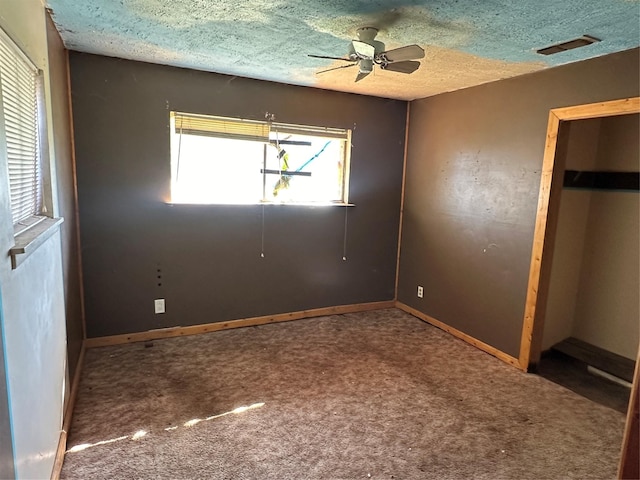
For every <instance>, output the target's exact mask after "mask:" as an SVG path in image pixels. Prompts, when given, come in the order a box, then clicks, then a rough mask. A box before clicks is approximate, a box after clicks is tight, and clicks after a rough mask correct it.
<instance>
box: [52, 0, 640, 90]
mask: <svg viewBox="0 0 640 480" xmlns="http://www.w3.org/2000/svg"><path fill="white" fill-rule="evenodd" d="M46 4H47V6H48V7H49V9H50V10H51V12H52V16H53V19H54V22H55V24H56V26H57V28H58V29H59V31H60V33H61V36H62V38H63V41H64V43H65V46H66V47H67V48H69V49H71V50H78V51H82V52H88V53H96V54H101V55H107V56H114V57H121V58H127V59H132V60H141V61H147V62H152V63H160V64H167V65H174V66H181V67H189V68H194V69H199V70H206V71H213V72H219V73H226V74H231V75H238V76H245V77H250V78H257V79H264V80H272V81H277V82H284V83H292V84H297V85H310V86H320V87H323V88H329V89H335V90H341V91H348V92H356V93H363V94H368V95H376V96H382V97H392V98H399V99H414V98H420V97H425V96H429V95H434V94H437V93H441V92H445V91H450V90H456V89H459V88H465V87H469V86H472V85H477V84H479V83H485V82H488V81H493V80H498V79H502V78H506V77H511V76H515V75H520V74H523V73H528V72H532V71H536V70H539V69H542V68H548V67H552V66H554V65H559V64H565V63H570V62H574V61H579V60H584V59H587V58H592V57H596V56H600V55H604V54H608V53H613V52H616V51H621V50H627V49H630V48H634V47H636V46H638V45H639V44H640V31H639V30H640V26H639V25H640V5H639V2H638V1H637V0H607V1H603V0H565V1H563V2H557V1H554V0H542V1H537V2H522V1H516V0H501V1H492V2H480V1H477V0H458V1H451V0H373V1H372V0H356V1H354V0H348V1H347V0H321V1H313V2H310V1H308V0H246V1H242V2H238V1H236V0H233V1H232V0H181V1H179V2H167V1H166V0H109V1H106V2H105V1H104V0H46ZM361 26H374V27H378V28H379V29H380V33H379V35H378V38H377V39H378V40H380V41H382V42H384V43H385V44H386V46H387V48H394V47H398V46H401V45H406V44H413V43H417V44H419V45H421V46H422V47H423V48H425V50H427V55H426V57H425V59H424V60H423V61H422V63H423V66H422V69H421V70H420V71H419V72H420V73H416V74H412V75H402V74H397V73H396V74H392V73H390V72H381V71H377V73H378V74H377V75H370V76H369V77H368V78H367V79H366V80H364V81H362V82H359V83H358V84H355V83H354V81H353V80H354V77H355V74H356V73H357V72H353V70H355V69H345V70H343V71H337V72H330V73H326V74H323V75H315V72H316V71H318V70H322V69H324V68H328V67H331V66H337V65H340V62H337V63H335V64H334V63H332V61H331V60H319V59H313V58H309V57H308V56H307V54H309V53H313V54H321V55H330V56H344V55H345V54H346V53H347V51H348V47H349V40H351V39H353V38H356V33H355V31H356V29H357V28H358V27H361ZM584 34H589V35H592V36H595V37H597V38H600V39H602V40H603V41H602V42H600V43H597V44H594V45H591V46H588V47H585V48H581V49H576V50H572V51H568V52H563V53H560V54H557V55H554V56H551V57H545V56H541V55H539V54H537V53H535V50H536V49H538V48H541V47H545V46H548V45H551V44H554V43H558V42H562V41H566V40H570V39H572V38H576V37H579V36H581V35H584ZM476 69H477V71H476Z"/></svg>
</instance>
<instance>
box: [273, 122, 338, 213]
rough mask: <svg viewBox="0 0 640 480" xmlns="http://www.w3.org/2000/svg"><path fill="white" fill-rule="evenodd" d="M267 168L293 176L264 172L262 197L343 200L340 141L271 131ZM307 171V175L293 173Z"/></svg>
mask: <svg viewBox="0 0 640 480" xmlns="http://www.w3.org/2000/svg"><path fill="white" fill-rule="evenodd" d="M271 140H272V143H271V145H270V147H269V149H268V155H267V169H268V170H281V169H284V170H287V171H289V172H294V175H287V174H286V173H284V172H283V174H282V175H277V174H276V175H274V174H267V176H266V186H267V188H266V189H265V190H266V191H265V200H268V201H277V202H336V201H341V200H342V183H341V170H342V144H343V143H344V142H343V141H342V140H333V139H327V138H317V137H311V136H305V135H280V134H276V133H274V132H272V134H271ZM295 173H306V174H309V176H306V175H305V176H303V175H295Z"/></svg>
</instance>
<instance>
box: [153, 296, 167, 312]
mask: <svg viewBox="0 0 640 480" xmlns="http://www.w3.org/2000/svg"><path fill="white" fill-rule="evenodd" d="M153 307H154V310H155V312H156V313H164V311H165V310H164V298H156V299H155V300H154V301H153Z"/></svg>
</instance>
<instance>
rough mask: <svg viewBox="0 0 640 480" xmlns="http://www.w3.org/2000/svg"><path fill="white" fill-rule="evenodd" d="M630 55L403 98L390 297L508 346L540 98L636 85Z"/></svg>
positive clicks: (592, 96) (531, 206) (551, 101)
mask: <svg viewBox="0 0 640 480" xmlns="http://www.w3.org/2000/svg"><path fill="white" fill-rule="evenodd" d="M638 59H639V56H638V50H637V49H635V50H631V51H627V52H623V53H619V54H613V55H609V56H606V57H601V58H598V59H592V60H588V61H585V62H581V63H577V64H573V65H567V66H563V67H558V68H554V69H550V70H547V71H543V72H537V73H534V74H530V75H526V76H522V77H519V78H514V79H509V80H503V81H500V82H495V83H491V84H487V85H483V86H479V87H474V88H470V89H466V90H460V91H458V92H453V93H449V94H443V95H438V96H436V97H431V98H427V99H424V100H419V101H416V102H413V103H412V105H411V118H410V126H409V145H408V158H407V174H406V175H407V177H406V178H407V179H406V187H405V204H404V216H403V233H402V248H401V262H400V278H399V291H398V299H399V300H400V301H401V302H403V303H406V304H407V305H409V306H411V307H413V308H415V309H417V310H419V311H421V312H423V313H425V314H427V315H430V316H432V317H435V318H436V319H438V320H440V321H442V322H444V323H446V324H448V325H450V326H452V327H454V328H456V329H458V330H460V331H462V332H464V333H466V334H468V335H471V336H472V337H475V338H477V339H479V340H481V341H483V342H485V343H487V344H489V345H491V346H493V347H495V348H497V349H499V350H501V351H503V352H505V353H507V354H509V355H512V356H515V357H517V356H518V353H519V348H520V336H521V331H522V321H523V314H524V302H525V297H526V288H527V280H528V274H529V262H530V258H531V246H532V241H533V229H534V222H535V216H536V210H537V199H538V189H539V183H540V169H541V165H542V156H543V150H544V144H545V135H546V127H547V119H548V114H549V110H550V109H552V108H556V107H561V106H569V105H579V104H584V103H591V102H596V101H602V100H611V99H616V98H625V97H633V96H638V94H639V79H638V72H639V70H640V69H639V67H638ZM417 285H423V286H424V287H425V288H424V298H423V299H418V298H417V296H416V286H417Z"/></svg>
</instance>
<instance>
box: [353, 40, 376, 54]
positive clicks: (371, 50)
mask: <svg viewBox="0 0 640 480" xmlns="http://www.w3.org/2000/svg"><path fill="white" fill-rule="evenodd" d="M351 43H352V44H353V49H354V50H355V52H356V55H358V57H360V58H373V57H374V56H375V54H376V49H375V47H374V46H373V45H369V44H368V43H365V42H361V41H360V40H352V41H351Z"/></svg>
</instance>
